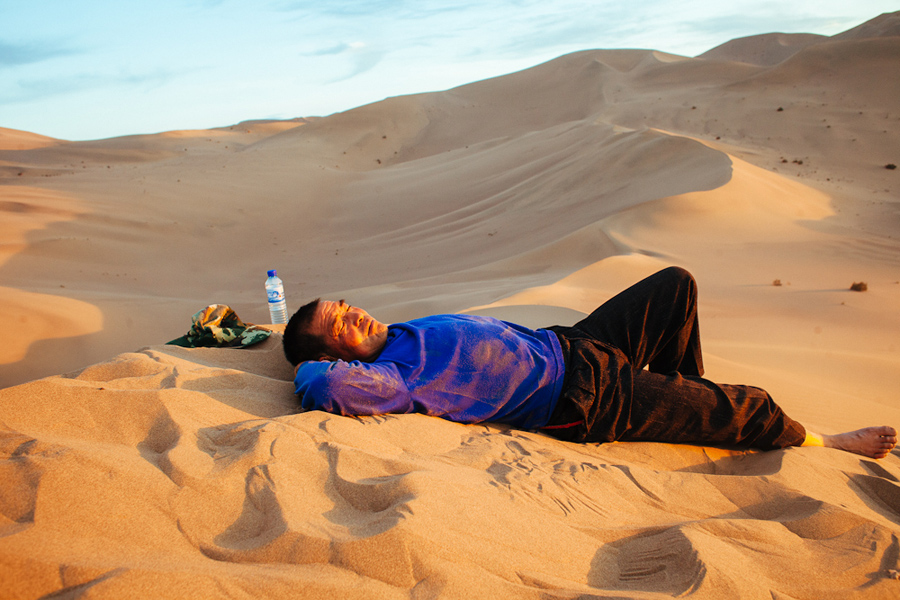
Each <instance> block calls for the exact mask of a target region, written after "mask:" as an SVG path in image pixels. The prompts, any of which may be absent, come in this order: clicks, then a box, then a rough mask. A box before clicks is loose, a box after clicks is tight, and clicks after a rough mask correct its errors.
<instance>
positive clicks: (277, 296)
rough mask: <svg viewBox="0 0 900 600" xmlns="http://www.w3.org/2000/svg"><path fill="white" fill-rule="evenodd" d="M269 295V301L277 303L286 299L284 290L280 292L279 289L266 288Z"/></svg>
mask: <svg viewBox="0 0 900 600" xmlns="http://www.w3.org/2000/svg"><path fill="white" fill-rule="evenodd" d="M266 292H267V293H268V295H269V303H270V304H277V303H278V302H283V301H284V292H280V291H278V290H266Z"/></svg>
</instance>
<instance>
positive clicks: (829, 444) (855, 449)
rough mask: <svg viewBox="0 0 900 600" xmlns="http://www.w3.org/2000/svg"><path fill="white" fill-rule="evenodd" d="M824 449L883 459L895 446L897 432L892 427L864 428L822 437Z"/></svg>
mask: <svg viewBox="0 0 900 600" xmlns="http://www.w3.org/2000/svg"><path fill="white" fill-rule="evenodd" d="M822 441H823V442H824V444H823V445H824V446H825V447H826V448H837V449H838V450H845V451H846V452H852V453H854V454H861V455H863V456H869V457H871V458H884V457H885V456H887V455H888V454H890V452H891V450H893V449H894V446H896V445H897V430H896V429H894V428H893V427H888V426H884V427H864V428H863V429H857V430H856V431H848V432H846V433H837V434H835V435H823V436H822Z"/></svg>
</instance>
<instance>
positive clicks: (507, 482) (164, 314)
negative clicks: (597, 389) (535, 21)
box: [0, 13, 900, 599]
mask: <svg viewBox="0 0 900 600" xmlns="http://www.w3.org/2000/svg"><path fill="white" fill-rule="evenodd" d="M898 23H900V13H894V14H890V15H882V16H881V17H879V18H877V19H875V20H873V21H871V22H869V23H866V24H863V25H861V26H860V27H857V28H854V29H852V30H850V31H848V32H846V33H844V34H841V35H838V36H834V37H832V38H828V37H824V36H812V35H801V34H791V35H788V34H771V35H760V36H755V37H751V38H744V39H742V40H735V41H733V42H729V43H728V44H725V45H723V46H721V47H719V48H716V49H712V50H710V51H709V52H707V53H706V54H704V55H701V56H699V57H695V58H689V57H682V56H675V55H671V54H665V53H661V52H656V51H653V50H591V51H585V52H580V53H576V54H571V55H567V56H563V57H561V58H559V59H556V60H553V61H550V62H548V63H545V64H542V65H538V66H536V67H534V68H531V69H528V70H525V71H522V72H519V73H514V74H510V75H506V76H503V77H498V78H495V79H491V80H486V81H480V82H477V83H473V84H471V85H466V86H463V87H459V88H456V89H452V90H448V91H444V92H436V93H426V94H420V95H413V96H404V97H396V98H389V99H386V100H384V101H382V102H379V103H376V104H372V105H368V106H363V107H360V108H357V109H354V110H351V111H347V112H344V113H339V114H334V115H331V116H328V117H323V118H313V117H310V118H304V119H296V120H293V121H278V122H270V121H247V122H244V123H240V124H238V125H234V126H229V127H223V128H220V129H213V130H200V131H177V132H167V133H161V134H156V135H140V136H129V137H121V138H114V139H105V140H95V141H82V142H70V141H64V140H56V139H52V138H47V137H44V136H40V135H37V134H32V133H28V132H21V131H15V130H10V129H0V211H2V215H3V217H2V224H0V240H2V245H0V308H2V311H3V314H4V315H5V317H6V318H5V321H4V322H5V324H6V326H7V328H6V330H5V335H4V340H5V344H4V345H3V348H2V350H0V387H2V388H3V389H2V390H0V442H2V452H3V460H2V462H0V482H2V485H0V597H2V598H23V599H24V598H28V599H31V598H42V597H51V596H52V597H64V598H76V597H85V598H88V597H89V598H182V597H183V598H193V599H197V598H221V597H234V598H243V597H279V598H416V599H420V598H433V597H441V598H535V599H537V598H560V599H562V598H668V597H674V596H682V595H690V596H691V597H696V598H715V599H720V598H765V599H771V598H778V599H805V598H810V599H812V598H816V599H821V598H867V599H869V598H897V597H900V541H898V540H900V452H898V451H896V450H895V451H894V452H893V453H892V454H891V455H889V456H888V457H886V458H885V459H882V460H878V461H876V460H872V459H868V458H864V457H860V456H857V455H852V454H848V453H844V452H840V451H837V450H832V449H825V448H789V449H786V450H781V451H775V452H755V451H746V450H738V449H733V448H708V447H699V446H679V445H671V444H659V443H613V444H605V445H596V444H588V445H576V444H569V443H565V442H560V441H557V440H554V439H551V438H549V437H546V436H544V435H541V434H539V433H534V432H526V431H517V430H513V429H509V428H506V427H504V426H500V425H493V424H481V425H460V424H454V423H450V422H447V421H444V420H441V419H438V418H432V417H427V416H423V415H388V416H382V417H368V418H351V417H341V416H336V415H329V414H325V413H321V412H307V413H302V412H300V410H299V407H298V403H297V401H296V398H295V397H294V395H293V385H292V382H291V377H292V373H291V368H290V366H289V365H288V364H287V362H286V361H285V360H284V359H283V356H282V354H281V349H280V334H279V327H278V326H273V327H272V329H274V330H275V333H274V334H273V335H272V336H271V337H270V338H269V339H268V340H267V341H265V342H264V343H262V344H259V345H257V346H254V347H252V348H248V349H242V350H237V349H218V348H201V349H186V348H180V347H175V346H169V345H165V342H167V341H169V340H171V339H173V338H176V337H178V336H180V335H182V334H183V333H185V332H186V331H187V329H188V328H189V327H190V316H191V315H192V314H193V313H194V312H196V311H197V310H199V309H201V308H203V307H204V306H206V305H208V304H213V303H224V304H228V305H230V306H231V307H233V308H234V309H235V310H236V312H237V314H238V315H239V316H240V317H241V318H243V319H244V320H245V321H247V322H251V323H260V324H265V323H267V321H268V314H267V311H266V306H265V301H264V291H263V281H264V279H265V271H266V270H267V269H270V268H275V269H278V272H279V275H280V276H281V277H282V279H284V281H285V284H286V289H287V298H288V307H289V310H294V309H296V308H297V307H299V306H300V305H301V304H302V303H303V302H305V301H308V300H310V299H312V298H314V297H318V296H322V297H325V298H332V299H338V298H345V299H347V300H348V301H351V302H353V303H354V304H356V305H358V306H362V307H365V308H366V309H367V310H369V312H370V313H372V314H373V315H374V316H375V317H376V318H378V319H380V320H381V321H384V322H394V321H401V320H406V319H411V318H415V317H419V316H423V315H427V314H432V313H439V312H462V313H472V314H483V315H492V316H496V317H500V318H504V319H507V320H511V321H515V322H519V323H522V324H524V325H528V326H532V327H540V326H546V325H551V324H555V323H561V324H566V323H572V322H574V321H576V320H577V319H578V318H580V317H581V316H582V315H584V314H586V313H587V312H589V311H590V310H592V309H593V308H594V307H596V306H597V305H599V304H601V303H602V302H603V301H604V300H605V299H606V298H608V297H610V296H611V295H613V294H614V293H616V292H617V291H619V290H620V289H622V288H623V287H625V286H627V285H629V284H630V283H633V282H635V281H637V280H639V279H640V278H642V277H643V276H645V275H648V274H650V273H652V272H654V271H656V270H658V269H660V268H662V267H665V266H669V265H680V266H683V267H685V268H687V269H689V270H690V271H691V272H692V273H693V274H694V275H695V277H696V279H697V281H698V284H699V287H700V320H701V331H702V335H703V344H704V351H705V358H706V366H707V377H709V378H710V379H713V380H716V381H721V382H725V383H746V384H752V385H758V386H761V387H764V388H766V389H767V390H769V391H770V392H771V393H772V395H773V397H774V398H775V399H776V400H777V401H778V402H779V404H781V405H782V406H783V407H784V408H785V409H786V410H787V412H788V414H790V415H791V416H793V417H794V418H796V419H798V420H800V421H802V422H803V423H805V424H806V425H807V426H809V427H810V428H811V429H814V430H816V431H819V432H822V433H835V432H839V431H844V430H848V429H855V428H857V427H862V426H866V425H880V424H885V425H893V426H895V427H900V310H898V307H900V172H898V171H897V170H896V169H892V168H888V167H889V165H896V164H900V25H898ZM73 118H75V116H74V115H73ZM856 282H865V283H866V286H867V290H866V291H865V292H856V291H851V290H850V286H851V284H853V283H856Z"/></svg>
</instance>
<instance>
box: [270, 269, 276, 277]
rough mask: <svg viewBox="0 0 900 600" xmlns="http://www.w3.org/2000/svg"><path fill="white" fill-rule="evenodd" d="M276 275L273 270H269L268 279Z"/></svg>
mask: <svg viewBox="0 0 900 600" xmlns="http://www.w3.org/2000/svg"><path fill="white" fill-rule="evenodd" d="M276 275H277V273H276V272H275V269H269V277H275V276H276Z"/></svg>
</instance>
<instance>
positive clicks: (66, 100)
mask: <svg viewBox="0 0 900 600" xmlns="http://www.w3.org/2000/svg"><path fill="white" fill-rule="evenodd" d="M894 10H897V4H896V0H889V1H884V0H853V1H852V2H848V1H847V0H789V1H784V0H777V1H776V0H678V1H671V0H665V1H663V0H632V1H630V2H628V1H626V2H623V1H622V0H595V1H591V2H589V1H583V0H457V1H451V0H418V1H413V0H312V1H307V0H253V1H250V0H0V127H7V128H11V129H21V130H25V131H30V132H33V133H39V134H42V135H47V136H51V137H56V138H61V139H67V140H87V139H99V138H108V137H115V136H121V135H130V134H139V133H158V132H162V131H170V130H176V129H206V128H211V127H221V126H228V125H232V124H235V123H238V122H240V121H244V120H251V119H291V118H294V117H309V116H325V115H328V114H332V113H335V112H340V111H344V110H348V109H350V108H354V107H356V106H362V105H364V104H369V103H371V102H377V101H379V100H382V99H384V98H387V97H390V96H399V95H404V94H412V93H419V92H430V91H438V90H445V89H449V88H452V87H455V86H458V85H463V84H466V83H471V82H473V81H479V80H482V79H486V78H489V77H495V76H498V75H504V74H507V73H512V72H514V71H519V70H522V69H525V68H528V67H531V66H534V65H537V64H540V63H542V62H546V61H548V60H551V59H553V58H556V57H558V56H561V55H563V54H568V53H570V52H576V51H579V50H588V49H593V48H604V49H609V48H645V49H653V50H661V51H664V52H669V53H672V54H680V55H683V56H696V55H698V54H701V53H703V52H705V51H706V50H709V49H711V48H713V47H715V46H718V45H719V44H722V43H724V42H727V41H729V40H731V39H734V38H738V37H744V36H748V35H756V34H762V33H771V32H776V31H777V32H784V33H818V34H822V35H833V34H836V33H840V32H841V31H845V30H847V29H850V28H852V27H855V26H856V25H858V24H860V23H863V22H865V21H867V20H869V19H872V18H874V17H876V16H878V15H879V14H881V13H884V12H892V11H894Z"/></svg>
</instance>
